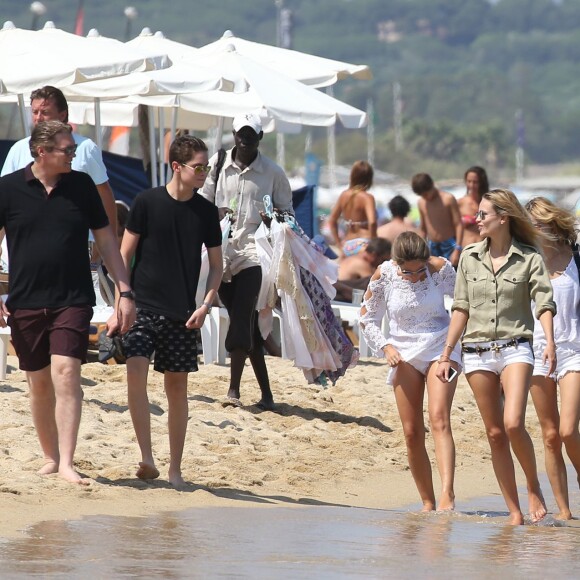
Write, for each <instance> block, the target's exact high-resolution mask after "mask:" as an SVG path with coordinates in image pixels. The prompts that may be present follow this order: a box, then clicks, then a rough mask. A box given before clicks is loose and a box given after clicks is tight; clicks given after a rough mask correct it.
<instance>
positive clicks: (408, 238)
mask: <svg viewBox="0 0 580 580" xmlns="http://www.w3.org/2000/svg"><path fill="white" fill-rule="evenodd" d="M455 276H456V274H455V270H454V269H453V267H452V266H451V264H450V263H449V262H448V261H447V260H446V259H444V258H438V257H432V256H430V255H429V249H428V247H427V243H426V242H425V240H424V239H423V238H422V237H421V236H419V235H418V234H416V233H414V232H404V233H402V234H399V235H398V236H397V238H396V239H395V242H394V244H393V257H392V260H390V261H388V262H384V263H383V264H382V265H381V266H379V268H378V269H377V271H376V272H375V274H374V275H373V277H372V279H371V282H370V284H369V286H368V289H367V291H366V293H365V297H364V303H363V305H362V308H361V317H360V325H361V331H362V333H363V334H364V336H365V338H366V340H367V342H368V343H369V345H371V347H372V348H373V350H374V351H375V352H379V353H382V354H383V355H384V356H385V357H386V359H387V362H388V363H389V367H390V371H389V374H388V377H387V383H388V384H392V385H393V387H394V392H395V400H396V402H397V409H398V410H399V416H400V418H401V423H402V425H403V432H404V434H405V440H406V443H407V455H408V459H409V467H410V468H411V474H412V475H413V479H414V480H415V484H416V485H417V489H418V491H419V495H420V496H421V501H422V502H423V510H422V511H432V510H434V509H435V506H437V509H438V510H452V509H454V507H455V492H454V485H453V482H454V475H455V443H454V441H453V434H452V432H451V404H452V402H453V395H454V394H455V387H456V385H457V376H456V377H454V378H453V379H452V380H451V381H447V378H445V379H444V380H443V379H441V378H438V377H437V376H436V375H435V371H436V368H437V365H436V364H434V363H435V362H436V361H437V359H438V358H439V353H440V352H441V350H442V348H443V346H444V345H445V337H446V334H447V329H448V326H449V314H448V313H447V311H446V310H445V305H444V296H445V295H448V296H451V295H452V294H453V288H454V286H455ZM385 312H388V314H387V316H388V322H389V332H388V336H387V337H386V338H385V335H384V334H383V332H382V330H381V321H382V319H383V317H384V316H385ZM450 358H451V360H452V363H451V364H452V366H453V368H454V369H455V370H456V371H457V370H458V369H459V368H460V361H461V353H460V351H459V348H455V349H454V350H453V352H452V353H450ZM425 386H427V393H428V395H429V403H428V409H429V421H430V424H431V432H432V434H433V440H434V442H435V456H436V458H437V466H438V468H439V474H440V476H441V496H440V498H439V502H438V504H436V503H435V491H434V489H433V480H432V475H431V463H430V460H429V457H428V455H427V451H426V449H425V421H424V418H423V398H424V395H425Z"/></svg>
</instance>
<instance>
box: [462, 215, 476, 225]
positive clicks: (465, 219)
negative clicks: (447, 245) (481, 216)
mask: <svg viewBox="0 0 580 580" xmlns="http://www.w3.org/2000/svg"><path fill="white" fill-rule="evenodd" d="M461 222H462V223H463V225H464V226H474V225H476V224H477V220H476V219H475V216H474V215H462V216H461Z"/></svg>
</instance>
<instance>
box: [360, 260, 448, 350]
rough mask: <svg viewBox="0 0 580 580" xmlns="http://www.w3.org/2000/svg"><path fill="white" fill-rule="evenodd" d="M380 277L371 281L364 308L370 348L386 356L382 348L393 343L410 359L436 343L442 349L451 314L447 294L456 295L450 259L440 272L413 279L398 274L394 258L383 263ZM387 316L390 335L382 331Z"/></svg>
mask: <svg viewBox="0 0 580 580" xmlns="http://www.w3.org/2000/svg"><path fill="white" fill-rule="evenodd" d="M380 273H381V276H380V278H379V279H378V280H371V282H370V284H369V288H368V290H369V291H370V292H371V296H370V297H369V298H366V297H365V300H364V302H363V307H364V308H366V312H365V313H364V314H362V311H361V318H360V324H361V330H362V332H363V334H364V336H365V338H366V340H367V342H368V343H369V345H370V347H371V349H372V350H373V351H374V352H375V354H377V355H378V356H384V353H383V350H382V349H383V347H384V346H385V345H387V344H391V345H392V346H393V347H395V348H396V349H397V350H398V351H399V353H400V354H401V356H402V357H403V359H404V360H410V359H412V358H414V357H416V356H417V355H419V354H420V353H422V352H423V351H426V350H428V351H429V350H432V349H433V347H434V346H437V345H439V344H440V345H441V348H443V346H444V344H445V339H446V337H447V330H448V328H449V314H448V313H447V311H446V310H445V306H444V302H443V299H444V296H445V295H446V294H447V295H448V296H453V289H454V286H455V270H454V269H453V266H452V265H451V263H450V262H448V261H447V260H446V261H445V264H444V265H443V267H442V268H441V270H439V271H438V272H435V273H434V274H432V275H431V274H430V273H429V271H428V270H427V276H426V277H425V279H424V280H419V281H417V282H411V281H410V280H405V279H404V278H402V277H401V276H400V275H399V273H398V266H397V264H395V263H394V262H392V261H388V262H384V263H383V264H382V265H381V266H380ZM385 313H386V315H387V317H388V335H387V336H385V335H384V334H383V332H382V330H381V321H382V319H383V317H384V316H385Z"/></svg>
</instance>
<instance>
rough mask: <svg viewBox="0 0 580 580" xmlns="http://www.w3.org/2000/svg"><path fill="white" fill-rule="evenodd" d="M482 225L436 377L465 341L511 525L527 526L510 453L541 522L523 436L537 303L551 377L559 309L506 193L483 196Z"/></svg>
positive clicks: (533, 242)
mask: <svg viewBox="0 0 580 580" xmlns="http://www.w3.org/2000/svg"><path fill="white" fill-rule="evenodd" d="M476 218H477V223H478V227H479V232H480V234H481V236H482V238H483V241H482V242H478V243H475V244H471V245H469V246H467V247H466V248H464V250H463V252H462V254H461V257H460V259H459V264H458V267H457V284H456V286H455V299H454V301H453V307H452V312H453V314H452V316H451V323H450V325H449V333H448V335H447V341H446V344H445V347H444V348H443V351H442V355H441V358H440V359H439V365H438V368H437V376H438V377H439V378H440V379H441V380H445V378H446V377H447V376H448V373H449V368H450V358H451V357H450V354H451V353H453V352H454V351H455V348H456V345H457V342H458V341H459V340H460V339H462V351H463V366H464V371H465V376H466V378H467V382H468V383H469V386H470V387H471V390H472V391H473V394H474V396H475V400H476V402H477V406H478V408H479V412H480V413H481V417H482V419H483V422H484V425H485V429H486V432H487V438H488V441H489V445H490V448H491V458H492V463H493V468H494V471H495V475H496V477H497V480H498V483H499V486H500V489H501V492H502V494H503V497H504V499H505V502H506V504H507V507H508V509H509V513H510V515H509V522H510V523H511V524H514V525H516V524H523V523H524V517H523V514H522V511H521V509H520V503H519V499H518V490H517V485H516V479H515V472H514V463H513V459H512V456H511V452H510V445H511V448H512V449H513V451H514V453H515V455H516V457H517V458H518V461H519V462H520V465H521V466H522V469H523V471H524V473H525V475H526V480H527V486H528V499H529V513H530V519H531V520H532V522H536V521H539V520H541V519H542V518H543V517H544V516H545V515H546V505H545V503H544V498H543V496H542V491H541V489H540V483H539V481H538V473H537V468H536V458H535V455H534V447H533V444H532V440H531V439H530V436H529V434H528V432H527V431H526V428H525V418H526V403H527V399H528V391H529V388H530V380H531V377H532V369H533V367H534V355H533V353H532V345H531V340H532V337H533V333H534V319H533V315H532V306H531V301H532V300H534V301H535V303H536V317H537V318H538V320H539V321H540V323H541V325H542V328H543V330H544V334H545V337H546V343H545V347H544V349H543V352H542V353H541V358H542V361H543V362H544V363H545V364H546V365H547V369H548V372H549V373H552V372H553V370H554V368H555V364H556V347H555V344H554V333H553V316H554V314H555V312H556V305H555V303H554V300H553V295H552V286H551V284H550V278H549V276H548V271H547V269H546V265H545V263H544V260H543V258H542V256H541V254H540V252H539V251H538V249H537V248H538V245H539V244H540V243H541V237H542V234H541V233H540V232H539V230H537V229H536V228H535V227H534V225H533V224H532V222H531V220H530V218H529V216H528V214H527V213H526V211H525V210H524V208H523V207H522V206H521V205H520V203H519V202H518V200H517V198H516V196H515V195H514V194H513V193H512V192H511V191H509V190H506V189H492V190H491V191H490V192H488V193H485V194H484V195H483V197H482V200H481V203H480V204H479V211H478V212H477V216H476ZM502 390H503V397H502Z"/></svg>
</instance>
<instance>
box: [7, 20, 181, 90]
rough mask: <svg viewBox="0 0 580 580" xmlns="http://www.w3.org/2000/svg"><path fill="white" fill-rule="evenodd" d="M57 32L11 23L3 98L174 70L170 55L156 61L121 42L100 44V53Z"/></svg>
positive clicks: (84, 40) (74, 37)
mask: <svg viewBox="0 0 580 580" xmlns="http://www.w3.org/2000/svg"><path fill="white" fill-rule="evenodd" d="M52 26H54V25H52ZM52 26H47V27H45V28H43V29H42V30H35V31H33V30H23V29H19V28H16V27H15V26H14V25H13V24H12V23H6V24H5V25H4V27H3V28H2V29H1V30H0V54H1V55H2V58H1V59H0V92H2V93H4V94H6V93H12V94H24V93H30V92H31V91H33V90H35V89H37V88H38V87H41V86H43V85H53V86H56V87H59V88H62V87H66V86H70V85H74V84H76V83H81V82H86V81H89V80H96V79H102V78H107V77H113V76H119V75H125V74H128V73H130V72H136V71H146V70H153V69H155V68H163V67H166V66H169V65H170V64H171V61H170V59H169V58H168V57H167V56H166V55H158V56H157V57H155V58H154V57H153V56H152V55H147V54H143V53H142V52H141V53H139V52H137V51H135V50H124V46H125V45H124V44H123V43H122V42H118V41H114V42H102V43H99V44H98V49H96V48H95V47H96V43H95V42H93V41H94V39H87V38H84V37H82V36H77V35H74V34H70V33H68V32H65V31H63V30H59V29H57V28H53V27H52ZM109 40H112V39H109Z"/></svg>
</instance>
